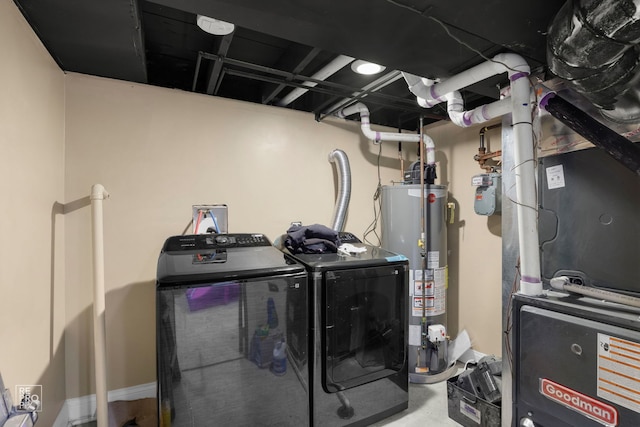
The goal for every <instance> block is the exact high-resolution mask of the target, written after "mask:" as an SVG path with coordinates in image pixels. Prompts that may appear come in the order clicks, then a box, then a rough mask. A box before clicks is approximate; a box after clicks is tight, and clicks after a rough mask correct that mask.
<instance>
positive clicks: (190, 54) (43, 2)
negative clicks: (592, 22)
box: [15, 0, 562, 130]
mask: <svg viewBox="0 0 640 427" xmlns="http://www.w3.org/2000/svg"><path fill="white" fill-rule="evenodd" d="M15 3H16V4H17V5H18V7H19V8H20V9H21V11H22V13H23V14H24V16H25V17H26V19H27V21H28V22H29V24H30V25H31V26H32V28H33V29H34V31H35V32H36V34H37V35H38V36H39V38H40V39H41V40H42V42H43V43H44V45H45V46H46V48H47V49H48V50H49V52H50V53H51V55H52V56H53V58H55V60H56V61H57V63H58V64H59V66H60V67H61V68H62V69H63V70H65V71H71V72H78V73H84V74H91V75H96V76H102V77H108V78H114V79H120V80H125V81H131V82H139V83H146V84H150V85H155V86H162V87H167V88H177V89H182V90H185V91H195V92H199V93H208V94H210V95H213V96H221V97H226V98H232V99H238V100H243V101H248V102H255V103H262V104H267V105H278V102H279V101H280V100H281V99H282V98H283V97H284V96H286V95H287V93H289V92H290V91H291V90H292V89H294V88H295V87H300V86H301V85H302V83H303V82H304V81H305V77H310V76H312V75H313V74H314V73H315V72H317V71H318V70H319V69H320V68H322V67H324V66H325V65H326V64H327V63H329V62H330V61H331V60H333V59H334V58H335V57H336V56H338V55H348V56H351V57H354V58H356V59H364V60H368V61H372V62H377V63H379V64H382V65H385V66H386V67H387V69H386V70H385V71H384V72H383V73H382V74H379V75H376V76H369V77H366V76H361V75H356V74H355V73H353V72H352V71H351V69H350V67H348V66H347V67H345V68H344V69H342V70H340V71H339V72H337V73H336V74H334V75H333V76H331V77H329V78H327V79H326V80H325V81H324V82H316V83H318V84H317V86H315V87H314V88H313V89H312V90H309V91H308V92H306V93H305V94H304V95H303V96H301V97H300V98H298V99H297V100H296V101H294V102H292V103H291V104H289V105H287V106H285V107H283V108H292V109H296V110H301V111H307V112H312V113H314V114H315V117H316V119H317V120H322V119H323V118H324V117H325V116H326V115H327V114H330V113H332V112H333V109H332V108H331V107H335V106H336V105H341V104H342V103H344V102H347V101H349V100H352V99H354V97H358V96H360V97H363V96H364V97H363V98H362V102H363V103H365V104H366V105H367V106H368V108H369V110H370V111H371V122H372V123H374V124H379V125H386V126H391V127H395V128H402V129H407V130H416V129H417V127H418V123H419V119H420V117H422V118H423V119H424V123H425V124H428V123H431V122H434V121H437V120H442V119H446V111H445V106H444V105H438V106H436V107H434V108H432V109H428V110H427V109H422V108H420V107H418V106H417V104H416V102H415V98H414V96H413V95H411V93H410V92H409V90H408V89H407V86H406V83H405V81H404V79H402V78H397V79H396V80H394V81H393V82H392V83H390V84H388V85H386V86H384V87H383V88H381V89H380V90H377V91H369V92H367V91H364V92H363V88H367V87H368V85H369V86H370V85H371V83H372V82H375V81H376V80H377V79H380V78H386V79H391V80H393V76H394V75H397V71H406V72H410V73H412V74H416V75H421V76H424V77H429V78H446V77H447V76H451V75H454V74H456V73H458V72H460V71H463V70H466V69H468V68H469V67H471V66H473V65H476V64H479V63H481V62H483V61H484V59H483V58H482V56H481V55H480V54H479V53H481V54H482V55H484V56H487V57H492V56H494V55H496V54H497V53H501V52H514V53H517V54H520V55H521V56H523V57H524V58H525V59H527V61H528V62H529V65H530V66H531V68H532V70H535V71H536V72H539V73H545V72H546V59H545V58H546V39H545V38H546V37H545V34H546V31H547V28H548V26H549V24H550V23H551V21H552V20H553V18H554V16H555V14H556V12H557V11H558V10H559V9H560V7H561V6H562V2H558V1H552V0H541V1H537V2H513V1H508V0H493V1H491V0H489V1H485V2H481V3H478V2H476V1H473V0H458V1H447V2H443V1H435V0H348V1H344V0H341V1H337V0H329V1H317V0H296V1H292V0H271V1H264V0H226V1H225V0H150V1H145V0H112V1H108V2H105V1H100V0H15ZM198 14H200V15H206V16H210V17H213V18H216V19H221V20H224V21H227V22H232V23H234V24H235V26H236V28H235V31H234V32H233V33H232V34H231V35H228V36H215V35H211V34H208V33H205V32H204V31H202V30H201V29H200V28H199V27H198V26H197V25H196V17H197V15H198ZM456 39H458V40H456ZM462 43H465V44H467V45H468V46H470V47H471V48H469V47H467V46H464V45H463V44H462ZM506 84H507V81H506V75H503V76H496V77H494V78H492V79H488V80H486V81H484V82H481V83H478V84H475V85H473V86H471V87H469V88H466V89H465V90H463V91H462V94H463V98H464V100H465V107H466V108H467V109H469V108H473V107H475V106H478V105H482V104H484V103H487V102H491V101H494V100H496V99H498V97H499V88H500V87H503V86H505V85H506ZM353 118H354V119H357V117H353Z"/></svg>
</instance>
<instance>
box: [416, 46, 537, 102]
mask: <svg viewBox="0 0 640 427" xmlns="http://www.w3.org/2000/svg"><path fill="white" fill-rule="evenodd" d="M504 72H509V76H511V75H516V74H518V75H519V74H523V75H528V74H529V72H530V69H529V65H528V64H527V62H526V61H525V60H524V59H523V58H522V57H521V56H519V55H516V54H514V53H501V54H498V55H496V56H494V57H493V58H492V60H491V61H486V62H483V63H482V64H478V65H476V66H475V67H472V68H469V69H468V70H466V71H463V72H461V73H459V74H456V75H455V76H453V77H450V78H448V79H446V80H444V81H442V82H439V83H435V84H432V85H428V84H424V82H422V81H420V82H418V79H420V80H421V78H420V77H417V76H412V75H410V74H406V73H404V75H405V80H407V78H408V80H407V84H408V85H409V90H410V91H411V93H413V94H414V95H416V96H418V97H420V98H423V99H424V100H425V101H426V102H427V103H429V104H430V105H431V106H434V105H436V104H439V103H441V102H444V101H446V100H447V99H446V95H447V94H448V93H450V92H454V91H458V90H460V89H463V88H465V87H467V86H471V85H472V84H474V83H477V82H480V81H482V80H484V79H487V78H489V77H491V76H494V75H496V74H501V73H504ZM427 81H428V79H427Z"/></svg>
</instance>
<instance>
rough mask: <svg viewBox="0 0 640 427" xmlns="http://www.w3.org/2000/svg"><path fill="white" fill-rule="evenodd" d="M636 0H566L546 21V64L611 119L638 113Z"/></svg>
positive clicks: (639, 8) (639, 22) (639, 11)
mask: <svg viewBox="0 0 640 427" xmlns="http://www.w3.org/2000/svg"><path fill="white" fill-rule="evenodd" d="M639 42H640V0H573V1H571V0H570V1H567V2H566V3H565V5H564V6H563V7H562V8H561V9H560V11H559V12H558V14H557V15H556V17H555V19H554V21H553V22H552V24H551V26H550V27H549V34H548V36H547V62H548V63H549V68H550V70H551V71H552V72H553V73H554V74H556V75H557V76H558V77H561V78H562V79H564V80H566V81H568V82H569V83H570V85H571V86H572V87H573V88H574V89H575V90H576V91H577V92H579V93H580V94H582V95H583V96H584V97H585V98H587V99H588V100H589V101H591V102H592V103H593V104H594V105H595V106H596V107H598V108H599V109H600V110H601V112H602V113H603V114H604V115H605V116H606V117H608V118H609V119H611V120H614V121H616V122H620V123H628V122H631V121H637V120H638V119H640V47H639V45H638V43H639Z"/></svg>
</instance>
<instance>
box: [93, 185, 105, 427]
mask: <svg viewBox="0 0 640 427" xmlns="http://www.w3.org/2000/svg"><path fill="white" fill-rule="evenodd" d="M108 197H109V193H107V191H106V190H105V189H104V187H103V186H102V185H100V184H95V185H93V186H92V187H91V229H92V233H93V239H92V249H93V346H94V358H95V375H96V418H97V422H98V427H108V426H109V408H108V397H107V339H106V327H105V306H106V304H105V290H104V236H103V221H102V201H103V200H104V199H106V198H108Z"/></svg>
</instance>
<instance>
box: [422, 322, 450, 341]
mask: <svg viewBox="0 0 640 427" xmlns="http://www.w3.org/2000/svg"><path fill="white" fill-rule="evenodd" d="M427 339H428V340H429V342H431V343H433V344H436V343H439V342H443V341H445V340H446V339H447V330H446V328H445V327H444V325H429V326H427Z"/></svg>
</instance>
